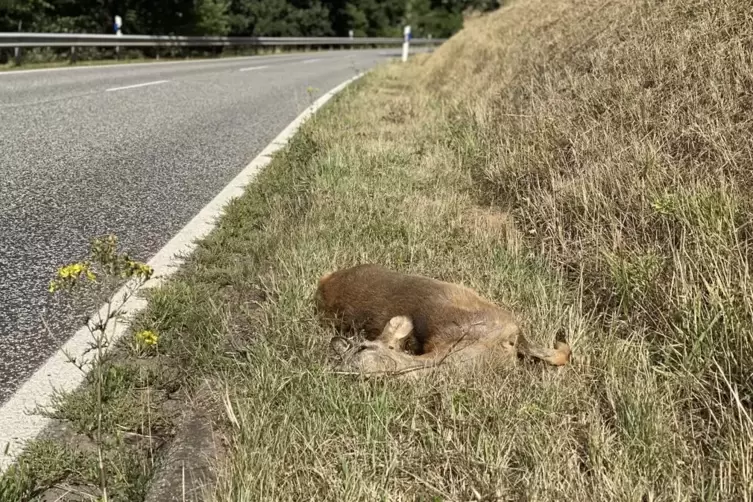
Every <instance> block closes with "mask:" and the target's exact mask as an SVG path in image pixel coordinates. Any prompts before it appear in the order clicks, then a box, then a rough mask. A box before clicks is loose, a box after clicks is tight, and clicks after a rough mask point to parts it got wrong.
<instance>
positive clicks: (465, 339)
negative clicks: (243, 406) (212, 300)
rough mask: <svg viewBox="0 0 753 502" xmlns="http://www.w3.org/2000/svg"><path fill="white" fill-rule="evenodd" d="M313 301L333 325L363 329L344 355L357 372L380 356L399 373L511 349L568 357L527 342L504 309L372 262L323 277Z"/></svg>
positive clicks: (493, 357)
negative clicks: (362, 337)
mask: <svg viewBox="0 0 753 502" xmlns="http://www.w3.org/2000/svg"><path fill="white" fill-rule="evenodd" d="M315 298H316V306H317V309H318V311H319V312H320V313H322V314H323V315H324V317H326V318H328V319H329V320H330V321H332V322H334V323H335V324H336V325H338V326H339V327H340V328H341V329H354V330H363V332H364V335H365V338H366V340H367V341H366V342H364V344H362V345H361V346H360V347H359V348H358V350H357V352H355V353H354V355H353V356H351V359H352V358H353V357H355V359H356V362H353V361H351V366H352V365H355V366H360V367H361V369H366V368H364V367H365V366H370V367H374V368H372V370H376V371H379V368H376V367H377V366H380V365H383V364H382V363H378V362H375V361H377V360H382V361H383V360H385V359H386V360H389V361H391V362H390V363H389V364H388V365H389V366H392V367H394V368H395V369H397V370H398V371H399V370H400V369H402V367H405V366H407V365H436V364H438V363H439V362H453V361H461V360H462V361H466V360H470V359H473V360H478V359H483V360H487V361H489V362H493V363H496V362H502V361H507V360H509V358H510V357H512V356H516V355H518V354H521V355H526V356H530V357H534V358H537V359H542V360H544V361H546V362H547V363H549V364H553V365H562V364H566V363H567V362H568V360H569V357H570V348H569V346H568V345H567V344H565V343H562V342H560V343H559V344H558V345H557V347H556V348H555V349H546V348H540V347H535V346H532V345H531V344H530V343H529V342H528V341H527V340H526V339H525V338H524V337H523V336H522V335H521V334H520V332H519V328H518V325H517V323H516V322H515V320H514V318H513V316H512V314H511V313H510V312H509V311H507V310H505V309H503V308H501V307H499V306H497V305H495V304H494V303H492V302H490V301H488V300H486V299H485V298H482V297H481V296H479V295H478V294H477V293H476V292H475V291H473V290H471V289H469V288H467V287H465V286H462V285H459V284H453V283H448V282H443V281H439V280H436V279H432V278H429V277H425V276H421V275H411V274H403V273H399V272H395V271H392V270H389V269H387V268H384V267H382V266H379V265H374V264H364V265H357V266H355V267H351V268H347V269H342V270H338V271H336V272H333V273H330V274H327V275H325V276H324V277H322V278H321V279H320V280H319V285H318V288H317V291H316V297H315ZM364 350H366V352H364ZM356 354H358V355H356ZM366 360H369V361H371V362H363V361H366ZM358 361H362V362H358Z"/></svg>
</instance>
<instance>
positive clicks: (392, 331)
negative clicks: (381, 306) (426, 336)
mask: <svg viewBox="0 0 753 502" xmlns="http://www.w3.org/2000/svg"><path fill="white" fill-rule="evenodd" d="M412 333H413V321H412V320H411V318H410V317H408V316H404V315H400V316H395V317H393V318H392V319H390V320H389V322H388V323H387V325H386V326H385V327H384V330H382V334H381V335H379V338H378V340H379V341H380V342H382V343H384V344H386V345H387V347H388V348H389V349H390V350H398V351H403V350H404V348H405V342H406V341H407V340H408V337H409V336H410V335H411V334H412Z"/></svg>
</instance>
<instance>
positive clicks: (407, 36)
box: [403, 25, 410, 63]
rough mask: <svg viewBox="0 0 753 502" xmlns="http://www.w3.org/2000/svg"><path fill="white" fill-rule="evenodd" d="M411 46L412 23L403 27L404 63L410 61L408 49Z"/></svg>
mask: <svg viewBox="0 0 753 502" xmlns="http://www.w3.org/2000/svg"><path fill="white" fill-rule="evenodd" d="M409 47H410V25H408V26H406V27H405V28H404V29H403V63H405V62H406V61H408V49H409Z"/></svg>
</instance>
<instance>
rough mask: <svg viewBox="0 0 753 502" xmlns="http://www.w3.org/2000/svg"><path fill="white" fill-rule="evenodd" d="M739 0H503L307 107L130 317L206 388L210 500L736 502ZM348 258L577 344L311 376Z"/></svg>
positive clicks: (746, 403) (743, 288)
mask: <svg viewBox="0 0 753 502" xmlns="http://www.w3.org/2000/svg"><path fill="white" fill-rule="evenodd" d="M744 8H745V3H744V2H743V1H742V0H740V1H733V0H722V1H720V2H715V3H713V4H712V3H710V2H702V1H700V0H698V1H693V0H686V1H682V2H680V1H679V0H666V1H664V2H652V1H646V2H639V3H636V2H628V0H615V1H612V2H603V1H598V2H597V1H594V0H586V1H581V2H574V1H572V2H571V1H566V0H556V1H548V2H544V1H543V0H528V1H523V0H520V1H519V2H517V3H514V4H513V5H512V6H510V7H506V8H503V9H502V10H500V11H499V12H497V13H495V14H493V15H491V16H487V17H485V18H481V19H477V20H475V21H473V25H472V26H470V27H469V29H467V30H465V31H464V32H463V33H461V34H459V35H458V36H457V37H455V39H453V40H451V41H450V42H448V43H447V44H446V45H445V46H444V47H442V48H441V49H440V50H438V51H437V52H436V53H435V54H434V55H432V56H429V57H423V56H422V57H417V58H416V59H415V61H414V62H413V63H412V64H410V65H397V66H394V67H391V68H386V69H382V70H380V71H378V72H376V73H375V74H373V75H371V76H368V77H367V78H365V79H364V81H362V82H359V83H358V84H356V85H355V86H353V88H351V89H348V90H346V91H345V92H344V94H343V95H341V96H340V97H338V98H337V99H336V100H335V103H333V104H332V105H331V106H328V107H327V109H326V110H324V111H323V113H321V114H320V116H318V117H317V118H316V119H315V120H313V121H311V122H309V123H308V124H306V125H305V126H304V127H303V129H302V131H301V134H299V135H298V137H297V138H296V139H295V140H294V141H293V143H292V144H291V146H290V147H289V148H288V149H287V150H286V151H285V152H284V154H283V155H281V156H280V157H279V158H277V159H276V160H275V161H273V163H272V164H271V165H270V166H269V168H268V169H267V170H265V172H264V173H262V174H261V175H260V177H259V179H258V183H256V184H254V185H253V186H252V187H251V188H250V189H249V191H248V193H247V194H246V195H245V196H244V197H243V198H242V199H240V200H238V201H236V202H235V203H234V204H232V206H231V207H230V208H229V210H228V213H227V215H226V216H225V217H224V218H223V219H222V220H221V222H220V227H219V228H218V229H217V231H216V232H214V233H213V234H212V235H211V236H210V237H209V238H208V239H207V240H206V241H205V242H203V243H202V245H201V246H200V248H199V250H198V252H197V253H196V255H195V256H194V257H193V258H192V259H191V260H190V262H189V263H188V265H187V267H186V269H185V271H184V272H183V273H182V274H181V276H180V277H179V278H178V279H176V280H175V281H172V282H171V284H169V285H168V286H167V287H165V288H163V289H162V290H160V291H158V292H157V293H156V294H155V296H154V297H153V298H152V301H151V304H150V310H149V312H148V313H147V315H145V316H143V318H142V319H141V320H140V326H144V327H149V328H153V329H155V330H157V331H158V332H159V333H160V335H161V340H160V358H161V359H160V362H158V363H157V364H162V365H163V367H171V368H173V369H174V370H175V368H178V369H179V371H180V373H181V375H182V376H181V377H180V378H179V380H181V381H182V382H183V385H184V387H186V388H188V389H190V388H195V387H196V386H198V385H199V384H200V382H201V381H203V380H204V379H205V377H210V379H211V381H212V382H213V383H212V385H213V386H214V388H215V389H217V394H216V396H215V399H216V403H215V404H216V406H218V407H224V409H225V413H224V414H223V415H222V416H221V417H220V423H219V424H218V425H219V426H220V427H222V428H224V431H225V433H226V435H227V438H228V445H229V448H228V451H229V455H228V456H227V458H225V459H224V460H223V461H222V462H221V464H220V465H219V474H220V477H219V481H218V485H217V487H216V491H215V492H214V494H213V495H212V497H213V499H215V500H228V499H230V500H303V499H305V500H310V499H317V500H321V499H326V500H375V499H389V500H431V499H432V498H434V497H437V498H438V499H440V500H468V499H473V498H474V497H476V498H477V499H478V498H482V499H483V500H495V499H497V498H499V499H503V500H507V499H515V500H517V499H530V500H640V499H641V498H643V499H645V500H687V499H704V500H743V499H745V497H746V496H748V497H749V496H750V494H751V490H753V487H752V486H751V474H750V473H751V472H752V466H751V457H752V456H753V452H752V451H751V448H753V447H752V446H751V445H753V440H752V439H753V432H752V430H753V426H752V424H751V420H750V402H751V385H750V380H749V378H750V375H751V374H753V372H751V367H750V361H751V357H750V356H751V352H750V351H751V332H752V331H753V330H751V325H750V312H751V309H750V307H751V305H750V298H751V296H750V291H748V288H749V286H748V284H749V281H748V266H747V264H748V263H749V255H748V249H749V246H748V239H749V237H748V236H749V231H748V230H747V228H748V227H747V226H746V219H747V216H748V215H749V214H750V212H749V209H748V206H749V204H748V198H747V195H746V193H745V188H746V187H747V184H746V180H747V177H748V176H749V175H748V174H747V172H746V170H745V167H746V164H745V163H744V162H745V161H746V160H749V157H750V156H749V151H748V143H747V142H746V139H747V135H746V134H745V131H746V127H747V124H748V123H749V119H750V116H749V114H750V108H749V106H747V105H746V103H749V95H748V94H747V93H748V92H749V91H748V89H750V86H749V80H748V79H749V75H750V68H751V65H750V61H749V59H748V58H749V56H748V54H749V53H750V52H749V51H747V52H746V50H745V48H746V47H749V45H750V34H749V33H750V30H749V29H748V28H749V27H750V25H749V24H745V23H746V22H748V21H746V17H745V16H744V15H742V12H743V10H744ZM746 37H747V38H746ZM722 70H724V71H722ZM363 261H378V262H381V263H384V264H387V265H390V266H392V267H395V268H398V269H400V270H405V271H413V272H421V273H426V274H429V275H432V276H435V277H438V278H441V279H445V280H451V281H458V282H463V283H465V284H467V285H469V286H471V287H474V288H476V289H478V290H479V291H480V292H481V293H483V294H485V295H488V296H489V297H492V298H494V299H495V300H497V301H499V302H501V303H504V304H507V305H509V306H511V307H512V308H514V309H515V310H516V311H518V312H519V313H520V314H521V316H522V317H523V319H524V320H525V324H526V329H527V331H528V332H529V333H530V336H531V337H532V338H534V339H536V340H537V341H539V342H542V343H549V342H551V340H552V339H553V338H554V335H555V333H556V332H558V331H564V334H565V336H566V338H567V339H568V340H569V341H570V342H571V343H572V345H573V349H574V361H573V364H572V366H569V367H565V368H562V369H552V368H543V367H540V366H537V365H531V366H529V365H523V366H520V367H517V368H511V369H510V370H509V371H505V372H500V373H498V374H479V375H476V376H475V377H474V378H472V379H471V378H469V377H467V376H455V377H452V376H451V375H447V376H442V377H439V378H436V379H434V380H432V381H428V380H427V381H422V382H420V383H418V384H415V385H408V384H405V383H398V382H394V381H375V382H362V381H359V380H357V379H352V378H346V377H343V376H337V375H331V374H328V373H327V371H326V369H327V359H328V357H329V355H330V354H329V352H328V343H327V342H328V340H329V336H330V334H331V333H330V332H329V331H328V330H327V329H325V328H322V327H320V326H319V325H318V323H317V321H316V318H315V316H314V312H313V305H312V302H311V295H312V294H313V291H314V288H315V284H316V279H317V278H318V276H319V275H320V274H322V273H324V272H327V271H330V270H332V269H334V268H337V267H343V266H348V265H351V264H354V263H358V262H363ZM159 374H160V372H159V371H156V372H154V373H153V374H152V377H151V378H152V381H153V382H155V381H156V382H157V383H155V385H156V386H157V387H159V385H160V384H159ZM143 385H144V382H143V381H140V383H139V388H143ZM116 388H118V387H117V386H116ZM157 390H159V389H157ZM158 394H159V392H155V395H158ZM133 402H138V400H134V401H133ZM67 414H68V415H69V416H73V415H75V407H74V409H69V410H68V412H67ZM114 416H115V417H116V418H117V416H118V415H117V414H115V415H114ZM131 420H133V421H134V422H137V421H138V420H134V419H131ZM113 421H114V422H117V421H118V420H116V419H113ZM81 422H82V420H81V419H80V418H79V419H78V421H74V423H77V424H80V423H81ZM134 427H135V425H134ZM37 453H38V452H37ZM42 465H43V464H42Z"/></svg>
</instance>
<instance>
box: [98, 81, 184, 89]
mask: <svg viewBox="0 0 753 502" xmlns="http://www.w3.org/2000/svg"><path fill="white" fill-rule="evenodd" d="M166 82H169V80H155V81H154V82H144V83H143V84H135V85H126V86H124V87H113V88H111V89H107V92H113V91H124V90H126V89H136V88H137V87H146V86H147V85H159V84H164V83H166Z"/></svg>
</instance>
